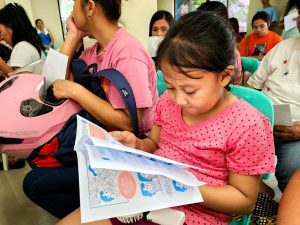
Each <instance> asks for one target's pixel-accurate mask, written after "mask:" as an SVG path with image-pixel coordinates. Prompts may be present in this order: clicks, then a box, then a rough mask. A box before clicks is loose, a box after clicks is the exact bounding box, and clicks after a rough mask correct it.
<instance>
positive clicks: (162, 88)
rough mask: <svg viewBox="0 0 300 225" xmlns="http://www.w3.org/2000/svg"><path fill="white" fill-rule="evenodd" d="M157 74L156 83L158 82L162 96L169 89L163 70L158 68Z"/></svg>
mask: <svg viewBox="0 0 300 225" xmlns="http://www.w3.org/2000/svg"><path fill="white" fill-rule="evenodd" d="M156 75H157V81H156V83H157V90H158V95H159V96H161V95H162V94H163V93H164V92H165V90H167V85H166V82H165V81H164V75H163V72H162V71H161V70H157V71H156Z"/></svg>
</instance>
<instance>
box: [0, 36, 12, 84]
mask: <svg viewBox="0 0 300 225" xmlns="http://www.w3.org/2000/svg"><path fill="white" fill-rule="evenodd" d="M10 55H11V48H10V47H9V46H8V45H7V44H6V43H5V42H4V41H1V42H0V58H1V59H2V60H3V61H4V62H7V61H8V60H9V58H10ZM4 79H5V76H4V75H2V71H0V82H1V81H3V80H4Z"/></svg>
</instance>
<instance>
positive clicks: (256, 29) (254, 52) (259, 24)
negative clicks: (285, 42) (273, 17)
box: [239, 12, 282, 60]
mask: <svg viewBox="0 0 300 225" xmlns="http://www.w3.org/2000/svg"><path fill="white" fill-rule="evenodd" d="M251 24H252V29H253V32H252V33H251V34H249V35H248V36H246V37H245V38H243V40H242V41H241V43H240V46H239V50H240V54H241V56H250V57H255V58H257V59H258V60H262V58H263V57H264V55H266V54H267V53H268V52H269V51H270V50H271V49H272V48H273V47H274V46H275V45H277V44H278V43H279V42H280V41H281V40H282V38H281V37H280V36H279V35H278V34H276V33H275V32H273V31H270V30H269V27H270V19H269V16H268V14H267V13H266V12H257V13H256V14H255V15H254V16H253V18H252V23H251Z"/></svg>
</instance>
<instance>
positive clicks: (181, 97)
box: [175, 93, 188, 106]
mask: <svg viewBox="0 0 300 225" xmlns="http://www.w3.org/2000/svg"><path fill="white" fill-rule="evenodd" d="M175 102H176V103H177V104H178V105H179V106H185V105H187V103H188V101H187V99H186V96H185V94H183V93H177V94H176V96H175Z"/></svg>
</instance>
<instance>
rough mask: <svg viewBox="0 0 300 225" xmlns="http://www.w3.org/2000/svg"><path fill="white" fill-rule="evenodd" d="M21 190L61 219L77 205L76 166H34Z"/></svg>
mask: <svg viewBox="0 0 300 225" xmlns="http://www.w3.org/2000/svg"><path fill="white" fill-rule="evenodd" d="M23 190H24V192H25V194H26V195H27V196H28V198H30V199H31V200H32V201H33V202H34V203H36V204H37V205H39V206H40V207H42V208H43V209H45V210H46V211H48V212H49V213H51V214H52V215H54V216H56V217H57V218H59V219H61V218H63V217H65V216H66V215H68V214H69V213H71V212H72V211H74V210H75V209H76V208H78V207H79V205H80V203H79V178H78V168H77V167H55V168H34V169H32V170H31V171H30V172H29V173H28V174H27V175H26V176H25V178H24V181H23Z"/></svg>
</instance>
